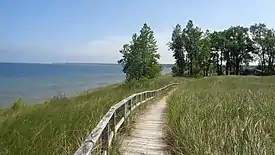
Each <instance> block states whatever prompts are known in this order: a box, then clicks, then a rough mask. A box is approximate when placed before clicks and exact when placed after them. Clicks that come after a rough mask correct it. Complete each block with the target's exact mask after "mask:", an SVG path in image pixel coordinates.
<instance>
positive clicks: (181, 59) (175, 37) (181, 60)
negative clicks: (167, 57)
mask: <svg viewBox="0 0 275 155" xmlns="http://www.w3.org/2000/svg"><path fill="white" fill-rule="evenodd" d="M181 35H182V30H181V26H180V25H179V24H177V25H176V27H175V28H174V30H173V32H172V38H171V40H172V41H171V42H169V43H168V46H169V49H170V50H172V51H173V56H174V58H175V60H176V64H175V66H174V69H173V72H174V73H175V74H176V75H184V71H185V69H186V68H185V67H186V66H185V65H186V62H185V53H184V49H183V40H182V36H181Z"/></svg>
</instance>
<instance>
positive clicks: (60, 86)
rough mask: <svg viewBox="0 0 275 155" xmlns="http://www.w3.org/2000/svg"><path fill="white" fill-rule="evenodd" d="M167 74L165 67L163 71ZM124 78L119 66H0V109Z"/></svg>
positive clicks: (79, 90)
mask: <svg viewBox="0 0 275 155" xmlns="http://www.w3.org/2000/svg"><path fill="white" fill-rule="evenodd" d="M168 72H170V69H169V68H164V69H163V73H168ZM124 79H125V74H124V73H123V72H122V67H121V66H120V65H116V64H23V63H0V106H5V105H9V104H10V103H12V102H13V101H14V100H16V99H18V98H23V99H24V100H25V101H26V102H31V103H33V102H37V101H40V100H42V99H46V98H49V97H51V96H55V95H61V94H64V93H65V94H66V95H73V94H75V93H77V92H81V91H84V90H87V89H90V88H96V87H99V86H103V85H106V84H112V83H117V82H121V81H123V80H124Z"/></svg>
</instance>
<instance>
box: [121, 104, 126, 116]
mask: <svg viewBox="0 0 275 155" xmlns="http://www.w3.org/2000/svg"><path fill="white" fill-rule="evenodd" d="M126 104H127V102H125V103H124V104H123V105H122V107H121V108H122V114H123V117H124V119H125V120H126V116H127V105H126Z"/></svg>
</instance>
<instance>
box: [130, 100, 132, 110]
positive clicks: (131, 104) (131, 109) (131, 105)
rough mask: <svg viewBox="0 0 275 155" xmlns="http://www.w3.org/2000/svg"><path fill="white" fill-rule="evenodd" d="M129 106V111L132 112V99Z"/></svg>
mask: <svg viewBox="0 0 275 155" xmlns="http://www.w3.org/2000/svg"><path fill="white" fill-rule="evenodd" d="M129 104H130V111H132V99H130V101H129Z"/></svg>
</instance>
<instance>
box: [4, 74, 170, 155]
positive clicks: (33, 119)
mask: <svg viewBox="0 0 275 155" xmlns="http://www.w3.org/2000/svg"><path fill="white" fill-rule="evenodd" d="M174 81H175V78H173V77H171V76H169V75H167V76H162V77H160V78H158V79H153V80H146V81H139V82H133V83H131V84H115V85H110V86H107V87H103V88H100V89H96V90H92V91H88V92H85V93H82V94H81V95H79V96H76V97H72V98H55V99H52V100H51V101H48V102H45V103H44V104H39V105H35V106H24V107H20V108H18V109H2V110H0V154H1V155H4V154H14V155H20V154H28V155H32V154H35V155H37V154H73V152H74V151H75V150H76V148H77V147H78V145H79V144H80V143H81V142H82V140H83V138H85V137H86V135H87V134H88V133H89V132H90V131H91V130H92V129H93V128H94V127H95V125H96V124H97V123H98V122H99V120H100V119H101V118H102V116H103V115H104V114H105V113H106V112H107V111H108V109H109V108H110V107H111V106H112V105H113V104H115V103H117V102H119V101H120V100H122V99H123V98H125V97H127V96H129V95H131V94H133V93H135V92H140V91H144V90H151V89H156V88H160V87H163V86H165V85H167V84H169V83H172V82H174Z"/></svg>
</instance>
